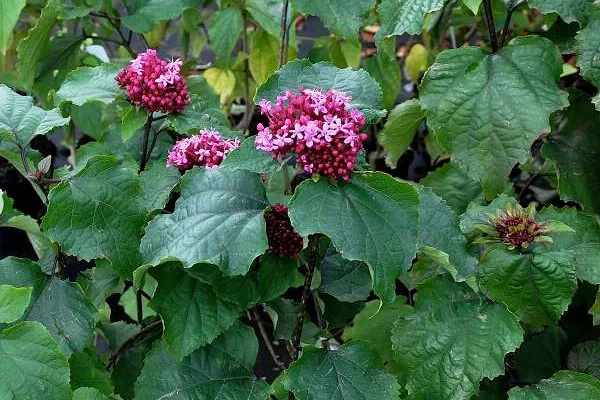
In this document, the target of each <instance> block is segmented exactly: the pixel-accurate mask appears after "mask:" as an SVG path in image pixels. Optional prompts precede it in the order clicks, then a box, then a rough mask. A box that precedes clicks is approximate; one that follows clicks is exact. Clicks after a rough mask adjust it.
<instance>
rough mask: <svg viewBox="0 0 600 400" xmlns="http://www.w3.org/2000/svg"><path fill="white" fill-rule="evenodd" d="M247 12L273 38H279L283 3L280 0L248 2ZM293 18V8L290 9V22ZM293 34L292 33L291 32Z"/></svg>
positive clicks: (254, 0) (249, 0)
mask: <svg viewBox="0 0 600 400" xmlns="http://www.w3.org/2000/svg"><path fill="white" fill-rule="evenodd" d="M245 6H246V10H247V11H248V12H249V13H250V15H251V16H252V18H254V20H255V21H256V22H258V24H259V25H260V26H261V27H262V28H263V29H264V30H266V31H267V32H269V34H270V35H271V36H273V37H279V31H280V24H281V22H280V21H281V13H282V11H283V2H282V1H280V0H247V1H246V2H245ZM291 18H292V7H289V8H288V19H287V20H288V21H291ZM290 33H292V32H290Z"/></svg>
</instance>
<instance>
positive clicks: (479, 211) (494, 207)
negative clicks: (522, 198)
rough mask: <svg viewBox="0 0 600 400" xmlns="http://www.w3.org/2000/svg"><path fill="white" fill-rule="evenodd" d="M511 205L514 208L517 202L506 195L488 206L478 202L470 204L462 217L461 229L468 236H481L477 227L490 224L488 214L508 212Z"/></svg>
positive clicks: (502, 195) (497, 198)
mask: <svg viewBox="0 0 600 400" xmlns="http://www.w3.org/2000/svg"><path fill="white" fill-rule="evenodd" d="M509 204H510V205H511V206H513V207H514V206H515V205H516V204H517V200H516V199H515V198H514V197H509V196H507V195H505V194H501V195H500V196H498V197H496V198H495V199H494V200H492V201H491V202H490V203H489V204H487V205H481V204H479V203H476V202H473V203H470V204H469V207H468V208H467V211H465V213H464V214H462V215H461V216H460V229H461V230H462V231H463V233H464V234H465V235H467V236H471V235H473V234H480V231H479V230H478V229H477V226H478V225H487V224H489V219H488V214H496V213H497V212H498V211H500V210H506V208H507V206H508V205H509Z"/></svg>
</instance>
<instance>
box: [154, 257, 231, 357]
mask: <svg viewBox="0 0 600 400" xmlns="http://www.w3.org/2000/svg"><path fill="white" fill-rule="evenodd" d="M210 267H211V268H214V266H210ZM151 274H152V276H153V277H154V278H155V279H156V280H157V282H158V289H157V290H156V293H155V295H154V297H153V299H152V301H151V302H150V307H152V308H153V309H154V310H156V311H157V312H159V313H160V315H161V317H162V319H163V322H164V325H165V334H164V340H165V342H166V344H167V346H168V347H169V350H170V352H171V353H172V354H173V355H175V357H176V358H177V359H178V360H181V359H183V358H184V357H185V356H187V355H188V354H190V353H191V352H193V351H194V350H196V349H197V348H199V347H201V346H204V345H205V344H208V343H210V342H212V341H213V340H214V339H215V338H216V337H217V336H219V335H220V334H221V333H222V332H224V331H225V330H227V328H229V327H230V326H231V325H232V324H233V323H234V322H235V321H236V320H237V318H238V315H239V313H240V312H241V311H242V310H243V307H240V305H238V304H236V303H233V302H231V301H228V300H227V299H224V298H223V297H221V296H219V294H218V293H216V292H215V289H214V288H213V287H212V286H211V285H209V284H208V283H206V282H203V281H200V280H199V279H196V278H194V277H193V276H191V275H190V274H188V273H187V272H186V271H185V270H184V269H182V268H181V267H180V265H179V264H177V263H167V264H165V265H161V266H160V267H158V268H155V269H153V270H151Z"/></svg>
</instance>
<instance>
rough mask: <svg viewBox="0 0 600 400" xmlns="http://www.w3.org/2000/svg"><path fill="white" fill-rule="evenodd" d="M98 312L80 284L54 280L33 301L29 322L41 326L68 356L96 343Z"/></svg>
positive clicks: (28, 313) (28, 315) (27, 318)
mask: <svg viewBox="0 0 600 400" xmlns="http://www.w3.org/2000/svg"><path fill="white" fill-rule="evenodd" d="M95 316H96V308H95V307H94V306H93V305H92V304H91V303H90V302H89V300H88V299H86V298H85V295H84V293H83V290H82V289H81V287H80V286H79V285H78V284H77V283H72V282H69V281H63V280H61V279H58V278H55V277H53V278H51V279H49V280H48V282H47V283H46V286H45V287H44V289H43V290H42V292H41V293H40V295H39V296H37V298H36V299H35V300H34V301H33V304H32V305H31V308H30V309H29V311H28V312H27V315H26V316H25V319H26V320H31V321H38V322H40V323H42V324H43V325H44V326H46V328H48V330H49V331H50V333H51V334H52V336H53V337H54V339H55V340H56V341H57V342H58V344H59V345H60V347H61V349H62V351H63V353H65V354H66V355H67V356H68V355H71V353H73V352H78V351H82V350H83V349H85V348H86V347H88V346H90V345H91V344H92V340H93V339H94V324H95Z"/></svg>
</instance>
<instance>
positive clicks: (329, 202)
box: [289, 172, 419, 302]
mask: <svg viewBox="0 0 600 400" xmlns="http://www.w3.org/2000/svg"><path fill="white" fill-rule="evenodd" d="M418 204H419V196H418V193H417V191H416V190H415V189H414V188H413V187H412V186H411V185H410V184H408V183H403V182H399V181H397V180H395V179H394V178H392V177H391V176H389V175H386V174H383V173H377V172H376V173H356V174H354V175H353V176H352V179H351V180H350V181H349V182H341V183H339V184H338V185H336V186H334V185H332V184H330V183H329V182H327V181H326V180H325V179H321V180H319V182H316V183H315V182H313V181H312V180H309V181H305V182H303V183H302V184H301V185H300V186H298V187H297V188H296V194H295V195H294V197H293V198H292V200H291V202H290V211H289V215H290V219H291V221H292V225H293V226H294V228H295V229H296V231H297V232H298V233H299V234H300V235H302V236H308V235H309V234H312V233H323V234H325V235H327V236H329V237H330V238H331V240H332V242H333V244H334V246H335V248H336V250H337V251H338V252H339V253H340V254H341V255H342V257H344V258H345V259H347V260H358V261H364V262H366V263H367V264H368V265H369V267H370V269H371V276H372V277H373V289H374V291H375V293H376V294H377V295H378V296H379V297H380V298H381V299H382V300H383V301H386V302H389V301H392V300H393V299H394V297H395V279H396V278H397V277H399V276H400V275H402V274H403V273H404V272H405V271H406V270H407V269H408V267H409V266H410V263H411V261H412V259H413V258H414V256H415V253H416V237H417V228H418V213H419V211H418V207H419V206H418Z"/></svg>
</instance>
